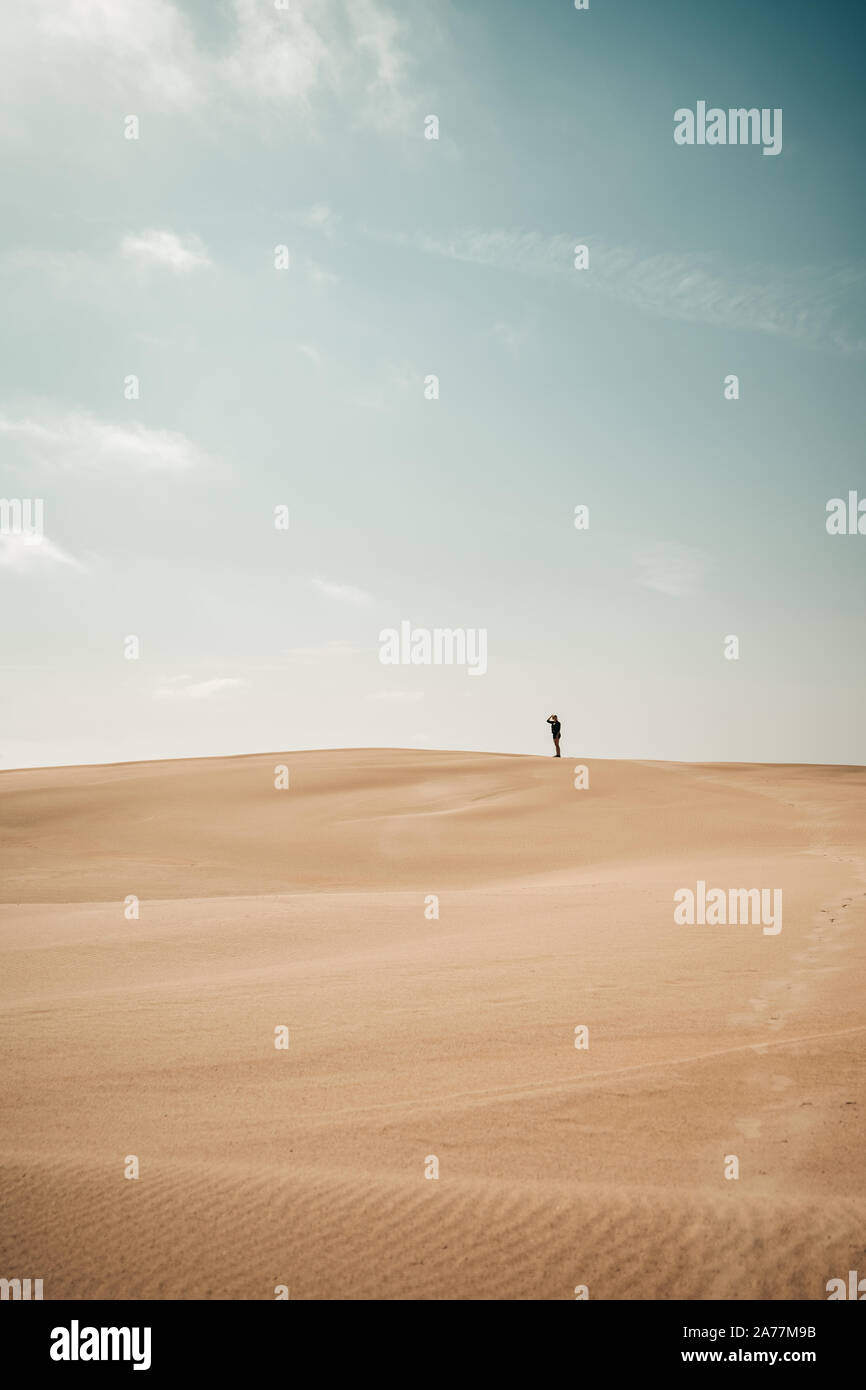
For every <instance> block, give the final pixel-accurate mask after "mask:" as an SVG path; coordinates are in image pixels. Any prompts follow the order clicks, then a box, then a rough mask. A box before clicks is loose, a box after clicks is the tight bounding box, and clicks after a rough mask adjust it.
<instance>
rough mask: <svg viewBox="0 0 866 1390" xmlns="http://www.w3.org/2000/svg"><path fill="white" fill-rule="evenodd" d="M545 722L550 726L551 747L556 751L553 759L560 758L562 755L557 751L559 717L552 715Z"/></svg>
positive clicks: (560, 728)
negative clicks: (551, 735)
mask: <svg viewBox="0 0 866 1390" xmlns="http://www.w3.org/2000/svg"><path fill="white" fill-rule="evenodd" d="M547 722H548V724H549V725H550V732H551V733H552V734H553V745H554V747H555V749H556V752H555V753H554V754H553V756H554V758H561V757H562V754H561V753H560V751H559V735H560V733H561V732H562V725H561V724H560V722H559V715H558V714H552V715H551V716H550V718H549V719H548V721H547Z"/></svg>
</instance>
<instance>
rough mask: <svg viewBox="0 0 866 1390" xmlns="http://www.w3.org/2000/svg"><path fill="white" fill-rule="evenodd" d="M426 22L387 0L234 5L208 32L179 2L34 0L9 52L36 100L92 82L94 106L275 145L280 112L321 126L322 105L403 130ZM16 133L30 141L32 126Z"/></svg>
mask: <svg viewBox="0 0 866 1390" xmlns="http://www.w3.org/2000/svg"><path fill="white" fill-rule="evenodd" d="M211 20H216V21H217V22H216V23H212V22H211ZM424 20H425V16H424V12H423V8H422V7H420V6H418V7H417V13H413V15H412V16H411V17H410V16H404V15H403V14H401V15H400V17H399V18H398V16H397V13H395V10H394V9H392V8H390V7H389V6H387V5H385V4H383V3H379V0H291V3H290V4H287V5H285V6H282V5H281V6H280V7H279V8H277V6H276V5H275V4H274V3H273V0H228V2H227V3H226V4H225V5H224V6H223V5H220V6H214V13H213V15H210V14H209V15H208V17H207V22H206V23H204V25H203V26H202V27H201V29H199V26H197V25H193V24H192V23H191V22H190V20H189V18H188V17H187V15H186V13H185V12H184V7H183V6H182V5H180V4H177V3H172V0H147V3H146V4H142V3H141V0H65V2H64V3H63V4H61V5H58V4H57V0H28V4H27V5H25V6H20V7H19V8H18V12H17V13H16V14H15V15H14V16H10V23H9V25H8V27H7V31H6V33H5V34H4V48H5V52H6V63H7V64H8V66H9V71H10V73H11V74H12V75H13V76H14V75H15V73H16V71H20V70H21V68H22V66H23V67H26V68H27V69H28V70H29V71H30V72H31V73H34V74H36V75H38V77H39V79H40V81H39V82H38V83H37V84H36V87H37V91H36V93H35V94H33V93H30V92H28V96H31V97H34V96H35V99H36V100H38V99H39V93H40V91H41V92H42V93H43V94H44V93H45V92H46V90H52V89H54V90H55V91H57V92H58V93H59V92H62V91H63V89H64V88H65V89H67V90H68V89H69V88H71V87H73V86H77V85H78V84H79V82H80V81H81V79H82V78H85V79H86V83H87V86H86V91H87V92H89V93H93V99H94V100H95V101H104V100H105V99H107V98H114V99H119V98H121V97H122V98H123V107H124V108H125V109H126V110H127V111H130V110H131V111H134V110H135V109H136V106H135V104H134V103H135V102H137V101H138V102H139V104H140V105H143V107H144V109H145V110H146V111H147V112H151V111H155V112H159V111H169V112H175V111H183V112H184V113H186V114H188V115H191V116H192V115H200V116H201V117H202V118H205V117H206V118H207V120H208V121H213V120H214V119H221V120H224V119H228V120H236V119H239V118H240V119H243V120H247V121H253V122H254V123H255V124H256V125H257V127H258V129H259V130H260V132H261V133H262V135H264V136H267V135H272V134H273V131H274V128H275V127H274V121H273V114H274V112H275V111H280V110H291V111H293V112H294V113H296V114H297V115H300V116H303V117H304V118H305V119H306V120H308V121H311V122H312V121H313V120H314V117H315V111H316V104H317V102H318V101H319V100H320V99H322V98H325V99H331V100H333V99H336V100H342V101H344V102H345V103H346V106H347V109H349V110H351V112H352V124H356V123H357V122H358V121H359V120H360V121H363V122H364V123H365V124H368V125H370V124H372V125H376V126H380V127H381V126H383V125H390V126H392V127H393V126H396V125H399V124H402V123H404V122H405V120H406V115H407V112H408V111H409V110H410V109H412V102H413V92H412V84H411V82H410V80H409V75H410V66H411V63H410V57H409V50H408V47H407V44H408V40H409V38H410V35H411V36H412V37H417V34H416V31H417V27H418V24H419V23H421V22H424ZM4 85H5V84H4ZM32 85H33V84H31V86H32ZM141 98H144V101H143V103H142V102H141ZM143 119H144V123H145V124H146V121H147V116H145V117H144V118H143ZM7 127H12V129H13V130H15V133H16V134H20V135H21V136H24V135H26V129H27V128H26V123H23V122H21V121H17V122H15V123H14V125H13V123H12V122H11V121H10V122H8V123H7Z"/></svg>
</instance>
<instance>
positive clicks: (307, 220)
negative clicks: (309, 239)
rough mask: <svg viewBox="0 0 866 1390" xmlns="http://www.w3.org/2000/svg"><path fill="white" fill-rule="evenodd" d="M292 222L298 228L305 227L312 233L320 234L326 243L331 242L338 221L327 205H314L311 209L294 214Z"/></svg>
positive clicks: (335, 232)
mask: <svg viewBox="0 0 866 1390" xmlns="http://www.w3.org/2000/svg"><path fill="white" fill-rule="evenodd" d="M294 220H295V221H296V222H297V223H298V225H299V226H301V227H307V228H309V230H310V231H313V232H320V233H321V235H322V236H323V237H326V238H327V240H328V241H333V240H334V237H335V236H336V234H337V223H338V222H339V220H340V219H339V218H338V217H337V214H336V213H335V212H334V211H333V209H332V208H330V207H328V204H327V203H314V204H313V206H312V207H310V208H305V209H304V210H303V211H302V212H297V213H295V216H294Z"/></svg>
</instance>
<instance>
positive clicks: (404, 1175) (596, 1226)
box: [0, 750, 866, 1299]
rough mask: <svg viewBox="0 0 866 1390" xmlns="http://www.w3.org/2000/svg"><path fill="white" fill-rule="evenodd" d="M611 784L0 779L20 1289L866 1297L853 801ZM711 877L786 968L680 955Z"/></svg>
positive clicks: (669, 770) (753, 781) (782, 784)
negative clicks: (773, 917)
mask: <svg viewBox="0 0 866 1390" xmlns="http://www.w3.org/2000/svg"><path fill="white" fill-rule="evenodd" d="M278 764H285V765H286V766H287V767H288V768H289V773H290V786H289V789H288V790H276V789H275V787H274V769H275V767H276V766H277V765H278ZM588 766H589V771H590V786H589V788H588V789H587V790H576V789H575V786H574V780H573V770H574V767H575V760H574V759H563V760H561V761H559V762H557V761H555V760H553V759H549V758H531V757H512V756H493V755H480V754H479V755H474V754H463V753H445V752H443V753H434V752H422V753H419V752H410V751H401V750H396V751H395V750H361V751H352V750H338V751H332V752H314V753H291V754H289V753H285V754H280V753H273V754H268V755H260V756H259V755H257V756H255V757H239V758H221V759H203V760H196V761H189V762H170V763H144V764H126V765H117V766H112V767H83V768H57V769H39V770H32V771H30V770H28V771H22V772H7V773H3V774H2V775H0V840H2V847H3V861H4V865H5V868H6V873H5V876H4V889H3V902H2V906H0V1006H2V1011H0V1037H2V1046H3V1053H4V1057H6V1058H7V1059H11V1063H10V1061H8V1060H7V1066H6V1067H5V1068H4V1080H3V1108H4V1125H3V1130H2V1136H0V1166H2V1192H3V1197H2V1207H3V1221H2V1236H0V1258H2V1267H3V1272H4V1273H5V1274H6V1277H10V1278H11V1277H13V1276H14V1275H18V1276H19V1277H32V1278H42V1279H43V1280H44V1289H45V1297H46V1298H52V1297H57V1298H59V1297H78V1298H97V1297H107V1298H118V1299H124V1298H141V1297H160V1298H201V1297H206V1298H250V1299H259V1298H273V1297H274V1288H275V1286H276V1285H286V1286H287V1287H288V1289H289V1292H290V1296H291V1297H292V1298H377V1297H379V1298H413V1299H417V1298H420V1299H424V1298H435V1299H442V1298H482V1299H483V1298H543V1299H556V1298H573V1297H574V1288H575V1286H576V1285H579V1284H583V1285H587V1286H588V1288H589V1293H590V1297H591V1298H607V1299H632V1298H669V1299H677V1298H695V1299H701V1298H714V1297H722V1298H730V1299H740V1298H753V1297H758V1298H767V1299H782V1298H808V1299H822V1298H825V1297H826V1292H825V1285H826V1282H827V1280H828V1279H830V1278H833V1277H836V1276H845V1275H846V1274H847V1271H848V1270H849V1269H859V1270H860V1271H861V1273H862V1274H864V1275H866V1181H864V1163H863V1147H864V1146H863V1118H862V1117H863V1113H864V1105H866V1085H864V1080H863V1067H862V1062H861V1059H862V1055H863V1048H864V1041H866V1021H864V1012H863V1005H862V999H863V994H864V984H866V945H864V933H863V926H864V920H866V854H864V850H863V843H864V836H863V829H864V818H866V817H864V809H863V806H864V790H866V770H864V769H862V768H846V767H823V768H822V767H774V766H735V765H730V764H726V765H705V766H694V765H685V764H659V763H656V764H653V763H615V762H591V763H589V764H588ZM698 879H702V880H705V881H706V882H707V883H708V884H711V885H713V886H715V885H719V886H722V887H724V888H728V887H779V888H781V889H782V890H783V895H784V917H783V928H782V930H781V932H779V933H778V935H767V934H765V933H764V932H763V931H762V928H761V926H760V925H756V924H749V925H737V926H698V925H694V926H688V925H678V924H677V923H675V922H674V920H673V894H674V892H675V890H676V889H677V888H679V887H681V886H691V887H694V886H695V884H696V882H697V880H698ZM129 895H135V896H136V897H137V898H138V899H139V900H140V907H139V916H138V918H137V919H135V918H132V919H130V918H128V917H127V916H125V914H124V901H125V900H126V899H127V898H128V896H129ZM431 895H436V897H437V898H438V912H439V916H438V919H435V918H431V917H430V916H428V915H425V904H426V903H428V901H429V898H430V896H431ZM426 911H427V912H428V913H429V911H430V908H429V907H427V909H426ZM579 1025H585V1026H586V1027H587V1028H588V1029H589V1047H588V1048H587V1049H577V1048H575V1046H574V1041H575V1032H574V1030H575V1027H576V1026H579ZM279 1026H285V1027H287V1028H288V1029H289V1035H290V1042H289V1047H288V1049H287V1050H278V1049H276V1048H275V1046H274V1037H275V1028H277V1027H279ZM129 1155H135V1156H136V1157H137V1159H138V1162H139V1164H140V1176H139V1177H138V1179H132V1180H130V1179H127V1178H125V1177H124V1166H125V1163H126V1161H127V1156H129ZM727 1155H736V1156H737V1158H738V1160H739V1165H740V1177H739V1179H737V1180H726V1179H725V1176H724V1169H725V1162H726V1156H727ZM431 1156H435V1157H436V1159H437V1160H438V1165H439V1177H438V1179H428V1178H425V1166H426V1167H427V1168H428V1169H429V1167H430V1160H431Z"/></svg>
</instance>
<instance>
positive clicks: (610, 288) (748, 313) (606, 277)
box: [382, 229, 866, 353]
mask: <svg viewBox="0 0 866 1390" xmlns="http://www.w3.org/2000/svg"><path fill="white" fill-rule="evenodd" d="M382 239H384V240H387V241H392V242H395V243H397V244H401V245H409V246H413V247H415V248H416V249H417V250H420V251H423V252H424V253H426V254H427V255H432V256H441V257H444V258H446V259H449V260H454V261H462V262H465V263H466V264H471V265H482V266H488V267H490V268H492V269H496V270H502V271H508V272H511V273H515V274H525V275H539V276H548V277H553V276H558V277H560V278H562V280H563V283H564V282H565V280H566V278H567V279H568V282H569V283H570V285H571V287H572V289H573V290H574V291H576V292H580V293H584V292H585V293H588V294H593V293H595V294H600V295H604V296H606V297H607V298H609V299H615V300H618V301H619V302H621V303H624V304H628V305H630V306H632V307H633V308H635V309H638V310H640V311H642V312H645V313H650V314H656V315H658V316H660V317H662V318H668V319H679V320H681V321H683V322H689V323H707V324H711V325H714V326H716V327H719V328H727V329H733V330H739V331H743V332H750V333H766V334H770V335H773V336H776V337H785V338H790V339H793V340H796V341H800V342H802V343H804V344H808V345H812V346H829V347H832V348H835V349H836V350H838V351H841V352H846V353H849V352H862V351H864V350H866V339H864V337H863V336H862V334H860V333H857V332H851V331H850V330H849V328H848V327H847V325H846V322H845V313H846V309H847V307H848V304H849V300H850V297H851V296H852V295H854V294H855V293H856V294H860V295H862V293H863V291H864V290H866V267H864V266H862V265H831V266H821V265H811V266H800V267H796V268H794V269H792V270H782V269H779V268H777V267H774V266H769V265H753V266H752V267H751V268H750V269H749V270H747V271H745V272H744V271H743V270H742V268H741V267H740V266H737V267H736V268H732V269H726V268H725V267H723V266H720V265H719V264H718V262H717V261H716V260H714V259H713V257H711V256H709V255H705V254H703V253H700V254H699V253H694V254H689V253H679V252H665V253H658V254H655V255H652V254H650V255H646V254H645V253H643V252H639V251H636V250H634V249H632V248H628V247H622V246H614V245H611V244H609V243H606V242H605V241H604V239H603V238H601V237H598V236H595V235H588V234H581V235H575V236H566V235H561V234H560V235H556V236H545V235H543V234H541V233H539V232H533V231H520V230H502V229H497V230H492V231H490V230H488V231H484V230H479V229H470V230H467V231H463V232H458V233H455V234H454V235H450V236H431V235H429V234H426V233H423V234H422V233H419V234H418V235H416V236H413V237H407V236H404V235H397V236H391V235H387V236H384V237H383V238H382ZM581 244H585V245H587V246H588V247H589V249H590V264H589V267H588V268H587V269H585V270H579V271H578V270H575V269H574V250H575V247H576V246H577V245H581Z"/></svg>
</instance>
